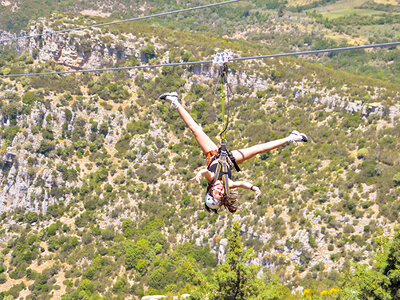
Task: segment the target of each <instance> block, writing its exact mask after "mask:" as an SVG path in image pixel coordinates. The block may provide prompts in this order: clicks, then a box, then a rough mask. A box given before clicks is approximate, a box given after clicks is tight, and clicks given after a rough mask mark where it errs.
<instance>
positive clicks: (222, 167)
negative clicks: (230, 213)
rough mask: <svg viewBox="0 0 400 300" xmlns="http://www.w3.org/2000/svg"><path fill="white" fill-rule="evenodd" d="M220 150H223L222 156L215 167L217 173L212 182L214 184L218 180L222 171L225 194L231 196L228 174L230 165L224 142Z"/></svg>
mask: <svg viewBox="0 0 400 300" xmlns="http://www.w3.org/2000/svg"><path fill="white" fill-rule="evenodd" d="M220 152H221V156H220V158H219V162H218V164H217V168H216V169H215V175H214V179H213V181H212V184H214V183H215V182H216V181H217V180H218V178H219V174H220V173H221V172H222V183H223V185H224V190H225V194H226V195H227V196H228V197H229V196H230V192H229V176H228V171H229V166H228V162H227V151H226V146H225V144H224V143H223V144H221V148H220Z"/></svg>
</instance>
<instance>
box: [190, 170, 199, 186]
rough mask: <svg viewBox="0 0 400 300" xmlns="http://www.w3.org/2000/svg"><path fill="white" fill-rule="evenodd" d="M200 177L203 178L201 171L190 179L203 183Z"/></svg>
mask: <svg viewBox="0 0 400 300" xmlns="http://www.w3.org/2000/svg"><path fill="white" fill-rule="evenodd" d="M200 179H201V172H199V173H197V174H196V176H194V177H193V178H192V179H190V181H193V180H196V181H197V183H198V184H201V182H200Z"/></svg>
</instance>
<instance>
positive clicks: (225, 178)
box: [220, 155, 230, 198]
mask: <svg viewBox="0 0 400 300" xmlns="http://www.w3.org/2000/svg"><path fill="white" fill-rule="evenodd" d="M220 163H221V160H220ZM222 172H223V173H222V182H223V183H224V190H225V193H226V196H227V197H228V198H229V196H230V194H229V176H228V162H227V161H226V155H223V157H222Z"/></svg>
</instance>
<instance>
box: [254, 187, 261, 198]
mask: <svg viewBox="0 0 400 300" xmlns="http://www.w3.org/2000/svg"><path fill="white" fill-rule="evenodd" d="M253 190H254V192H255V193H256V199H257V200H258V199H260V196H261V190H260V189H259V187H258V186H254V188H253Z"/></svg>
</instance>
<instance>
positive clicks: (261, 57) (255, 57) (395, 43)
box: [0, 42, 400, 78]
mask: <svg viewBox="0 0 400 300" xmlns="http://www.w3.org/2000/svg"><path fill="white" fill-rule="evenodd" d="M398 45H400V42H392V43H383V44H374V45H363V46H352V47H346V48H333V49H321V50H311V51H302V52H292V53H281V54H270V55H261V56H250V57H239V58H230V59H229V61H242V60H250V59H263V58H274V57H284V56H297V55H307V54H318V53H327V52H339V51H347V50H356V49H367V48H382V47H390V46H398ZM210 63H213V60H203V61H194V62H182V63H170V64H157V65H144V66H128V67H115V68H104V69H84V70H71V71H59V72H43V73H21V74H8V75H0V78H6V77H22V76H40V75H58V74H72V73H88V72H105V71H119V70H131V69H145V68H159V67H174V66H189V65H199V64H210Z"/></svg>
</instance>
